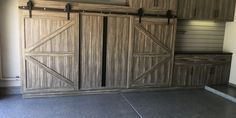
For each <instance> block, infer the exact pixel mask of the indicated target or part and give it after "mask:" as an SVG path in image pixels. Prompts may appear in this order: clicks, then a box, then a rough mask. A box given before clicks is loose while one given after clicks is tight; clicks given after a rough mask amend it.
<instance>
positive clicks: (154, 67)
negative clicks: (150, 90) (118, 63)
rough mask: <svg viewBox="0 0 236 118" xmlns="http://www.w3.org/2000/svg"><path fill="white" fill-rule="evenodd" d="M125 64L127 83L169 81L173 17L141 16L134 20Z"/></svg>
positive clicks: (156, 84)
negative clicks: (128, 54)
mask: <svg viewBox="0 0 236 118" xmlns="http://www.w3.org/2000/svg"><path fill="white" fill-rule="evenodd" d="M133 25H134V31H133V32H132V36H133V37H132V39H133V40H132V44H131V46H132V48H131V54H130V55H132V56H131V58H130V62H131V63H130V66H129V70H130V71H129V73H130V74H129V78H130V80H129V82H130V83H129V84H130V85H131V87H168V86H170V85H171V73H172V68H173V67H172V66H173V57H174V56H173V55H174V41H175V28H176V20H175V19H171V20H170V23H169V24H168V19H166V18H143V19H142V22H141V23H139V21H138V19H135V21H134V24H133Z"/></svg>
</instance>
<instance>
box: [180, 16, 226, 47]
mask: <svg viewBox="0 0 236 118" xmlns="http://www.w3.org/2000/svg"><path fill="white" fill-rule="evenodd" d="M224 34H225V23H218V22H214V21H194V20H180V21H179V22H178V27H177V36H176V51H222V49H223V42H224V41H223V40H224Z"/></svg>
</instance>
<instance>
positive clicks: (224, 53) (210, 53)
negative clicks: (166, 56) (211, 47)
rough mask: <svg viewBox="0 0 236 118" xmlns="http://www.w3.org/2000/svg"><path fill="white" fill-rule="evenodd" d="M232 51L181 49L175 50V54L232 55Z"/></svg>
mask: <svg viewBox="0 0 236 118" xmlns="http://www.w3.org/2000/svg"><path fill="white" fill-rule="evenodd" d="M232 54H233V53H231V52H223V51H212V52H204V51H202V52H199V51H180V52H175V55H232Z"/></svg>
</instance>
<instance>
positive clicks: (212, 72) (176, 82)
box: [172, 54, 232, 87]
mask: <svg viewBox="0 0 236 118" xmlns="http://www.w3.org/2000/svg"><path fill="white" fill-rule="evenodd" d="M231 58H232V56H231V54H223V55H221V54H218V55H217V54H215V55H212V54H209V55H207V54H195V55H194V54H188V55H187V54H177V55H176V57H175V64H174V74H173V81H172V85H173V86H177V87H198V86H204V85H221V84H228V81H229V74H230V67H231Z"/></svg>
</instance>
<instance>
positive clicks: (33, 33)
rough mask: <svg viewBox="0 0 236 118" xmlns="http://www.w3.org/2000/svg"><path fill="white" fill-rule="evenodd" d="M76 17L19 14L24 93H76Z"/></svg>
mask: <svg viewBox="0 0 236 118" xmlns="http://www.w3.org/2000/svg"><path fill="white" fill-rule="evenodd" d="M78 21H79V19H78V15H77V14H71V20H67V14H66V13H58V12H55V13H54V12H37V11H34V12H33V16H32V18H29V16H28V11H22V56H23V58H22V59H23V60H22V77H23V83H22V84H23V87H24V88H23V90H24V93H27V92H53V91H62V92H63V91H74V90H77V89H78V52H77V48H78V39H79V38H78V32H79V31H78V30H79V28H78Z"/></svg>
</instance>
